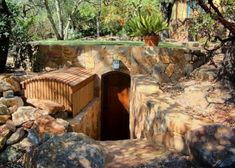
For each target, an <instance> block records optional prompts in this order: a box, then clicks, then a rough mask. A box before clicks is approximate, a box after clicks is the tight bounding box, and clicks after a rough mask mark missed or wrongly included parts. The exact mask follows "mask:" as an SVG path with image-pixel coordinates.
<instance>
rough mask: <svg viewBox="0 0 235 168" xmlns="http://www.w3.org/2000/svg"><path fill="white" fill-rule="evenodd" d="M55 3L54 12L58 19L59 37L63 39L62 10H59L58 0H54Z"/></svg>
mask: <svg viewBox="0 0 235 168" xmlns="http://www.w3.org/2000/svg"><path fill="white" fill-rule="evenodd" d="M55 4H56V12H57V16H58V20H59V32H60V37H61V38H62V39H64V21H63V18H62V11H61V4H60V2H59V0H55Z"/></svg>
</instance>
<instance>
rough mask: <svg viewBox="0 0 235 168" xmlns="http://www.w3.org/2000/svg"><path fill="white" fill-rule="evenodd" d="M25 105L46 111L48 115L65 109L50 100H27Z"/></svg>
mask: <svg viewBox="0 0 235 168" xmlns="http://www.w3.org/2000/svg"><path fill="white" fill-rule="evenodd" d="M27 103H29V104H31V105H33V106H34V107H36V108H39V109H42V110H46V111H48V114H53V113H56V112H59V111H64V109H65V108H64V106H63V105H62V104H59V103H56V102H53V101H50V100H39V99H27Z"/></svg>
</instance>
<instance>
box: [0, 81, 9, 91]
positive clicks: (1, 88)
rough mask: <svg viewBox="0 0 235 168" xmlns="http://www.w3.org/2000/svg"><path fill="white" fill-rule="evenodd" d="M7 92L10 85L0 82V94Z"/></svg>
mask: <svg viewBox="0 0 235 168" xmlns="http://www.w3.org/2000/svg"><path fill="white" fill-rule="evenodd" d="M7 90H11V85H10V84H9V83H7V82H6V81H3V80H1V81H0V93H2V92H5V91H7Z"/></svg>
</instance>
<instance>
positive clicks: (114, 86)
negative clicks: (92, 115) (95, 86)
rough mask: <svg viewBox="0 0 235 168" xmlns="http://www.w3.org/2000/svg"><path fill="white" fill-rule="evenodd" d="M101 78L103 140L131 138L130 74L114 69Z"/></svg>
mask: <svg viewBox="0 0 235 168" xmlns="http://www.w3.org/2000/svg"><path fill="white" fill-rule="evenodd" d="M101 79H102V81H101V99H102V104H101V108H102V112H101V140H120V139H129V138H130V131H129V88H130V75H128V74H125V73H123V72H119V71H112V72H108V73H106V74H104V75H102V78H101Z"/></svg>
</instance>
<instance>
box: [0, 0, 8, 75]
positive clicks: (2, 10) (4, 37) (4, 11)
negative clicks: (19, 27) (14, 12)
mask: <svg viewBox="0 0 235 168" xmlns="http://www.w3.org/2000/svg"><path fill="white" fill-rule="evenodd" d="M10 15H11V14H10V11H9V9H8V7H7V4H6V2H5V0H0V18H5V19H4V20H5V21H4V23H5V24H4V26H3V27H2V28H1V29H0V73H3V72H4V71H5V66H6V62H7V55H8V48H9V35H10V30H11V21H10V19H11V18H10V17H11V16H10Z"/></svg>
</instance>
